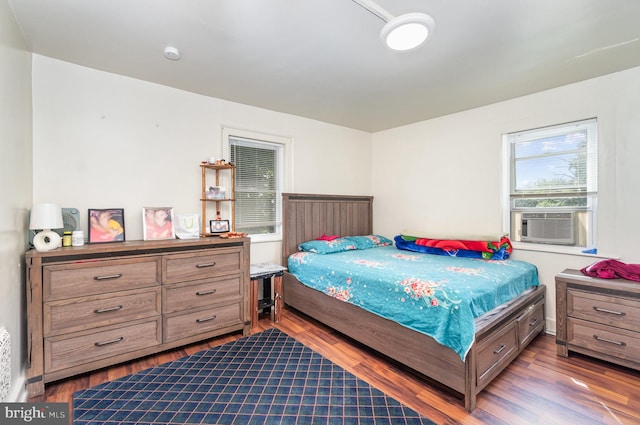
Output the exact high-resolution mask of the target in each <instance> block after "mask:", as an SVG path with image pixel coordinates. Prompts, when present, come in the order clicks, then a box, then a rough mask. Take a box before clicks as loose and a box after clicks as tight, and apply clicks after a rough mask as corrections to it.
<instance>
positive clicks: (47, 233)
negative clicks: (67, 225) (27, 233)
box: [33, 230, 62, 251]
mask: <svg viewBox="0 0 640 425" xmlns="http://www.w3.org/2000/svg"><path fill="white" fill-rule="evenodd" d="M33 246H34V247H35V248H36V250H38V251H51V250H52V249H56V248H59V247H61V246H62V238H61V237H60V235H59V234H57V233H56V232H54V231H52V230H43V231H42V232H40V233H38V234H36V235H35V236H34V237H33Z"/></svg>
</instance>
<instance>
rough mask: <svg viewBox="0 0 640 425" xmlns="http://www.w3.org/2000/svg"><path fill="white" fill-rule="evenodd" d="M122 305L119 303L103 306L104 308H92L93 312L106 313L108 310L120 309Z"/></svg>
mask: <svg viewBox="0 0 640 425" xmlns="http://www.w3.org/2000/svg"><path fill="white" fill-rule="evenodd" d="M123 307H124V306H121V305H117V306H115V307H105V308H98V309H95V310H93V312H94V313H108V312H110V311H118V310H122V308H123Z"/></svg>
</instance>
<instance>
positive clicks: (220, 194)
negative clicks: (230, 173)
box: [205, 186, 227, 199]
mask: <svg viewBox="0 0 640 425" xmlns="http://www.w3.org/2000/svg"><path fill="white" fill-rule="evenodd" d="M205 196H206V197H207V199H225V198H226V197H227V191H226V189H225V188H224V187H222V186H209V189H207V193H206V194H205Z"/></svg>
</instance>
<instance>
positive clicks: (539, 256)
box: [372, 68, 640, 330]
mask: <svg viewBox="0 0 640 425" xmlns="http://www.w3.org/2000/svg"><path fill="white" fill-rule="evenodd" d="M591 117H597V118H598V129H599V165H598V173H599V175H598V185H599V188H598V221H597V241H598V246H597V247H598V251H599V254H601V255H605V256H613V257H620V258H621V260H622V261H625V262H628V263H640V249H638V246H639V245H638V241H639V240H640V223H639V222H638V220H637V215H638V210H640V197H638V190H639V188H640V166H638V159H639V158H640V68H634V69H631V70H628V71H625V72H619V73H615V74H610V75H607V76H604V77H600V78H596V79H593V80H588V81H584V82H580V83H576V84H571V85H568V86H564V87H560V88H557V89H553V90H548V91H545V92H541V93H537V94H533V95H530V96H525V97H521V98H518V99H513V100H510V101H506V102H501V103H497V104H494V105H489V106H486V107H482V108H477V109H473V110H469V111H465V112H461V113H458V114H453V115H449V116H445V117H441V118H437V119H432V120H429V121H424V122H420V123H416V124H412V125H407V126H403V127H399V128H395V129H391V130H388V131H383V132H379V133H375V134H374V135H373V162H372V170H374V173H373V179H372V184H373V195H374V196H375V214H374V229H375V231H376V232H378V233H381V234H383V235H386V236H394V235H396V234H398V233H400V232H401V231H402V230H404V229H418V230H430V231H437V232H438V233H443V232H444V233H451V234H453V235H456V234H460V233H461V232H463V233H499V232H500V231H501V230H502V228H503V224H502V213H503V212H502V205H503V201H502V192H501V187H502V156H501V155H502V154H501V149H502V148H501V146H502V135H503V134H505V133H509V132H514V131H519V130H527V129H531V128H536V127H543V126H548V125H552V124H559V123H564V122H569V121H575V120H579V119H584V118H591ZM512 258H515V259H522V260H526V261H530V262H532V263H534V264H536V265H537V266H538V269H539V272H540V278H541V282H542V283H544V284H546V285H547V300H548V303H547V306H546V317H547V323H548V327H549V328H551V329H552V330H554V329H555V286H554V275H555V274H556V273H558V272H560V271H562V270H563V269H565V268H581V267H583V266H586V265H588V264H591V263H593V262H595V261H597V260H598V258H594V257H587V256H575V255H564V254H552V253H545V252H536V251H524V250H516V251H515V252H514V254H513V257H512Z"/></svg>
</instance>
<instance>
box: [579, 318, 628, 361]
mask: <svg viewBox="0 0 640 425" xmlns="http://www.w3.org/2000/svg"><path fill="white" fill-rule="evenodd" d="M567 326H568V332H567V335H568V338H567V343H568V344H569V345H570V346H578V347H582V348H586V349H588V350H591V351H594V352H598V353H602V354H606V355H608V356H612V357H616V358H619V359H624V360H629V361H632V362H636V363H637V362H638V361H640V360H639V359H638V353H640V334H638V333H636V332H630V331H626V330H624V329H619V328H615V327H613V326H606V325H601V324H598V323H593V322H587V321H584V320H580V319H572V318H569V319H568V320H567Z"/></svg>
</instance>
